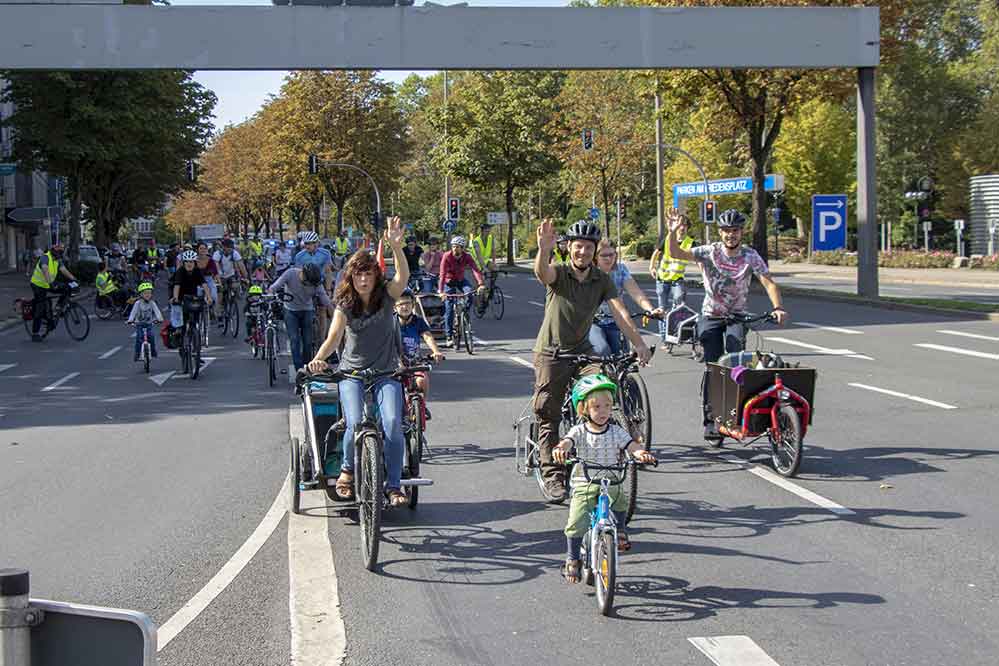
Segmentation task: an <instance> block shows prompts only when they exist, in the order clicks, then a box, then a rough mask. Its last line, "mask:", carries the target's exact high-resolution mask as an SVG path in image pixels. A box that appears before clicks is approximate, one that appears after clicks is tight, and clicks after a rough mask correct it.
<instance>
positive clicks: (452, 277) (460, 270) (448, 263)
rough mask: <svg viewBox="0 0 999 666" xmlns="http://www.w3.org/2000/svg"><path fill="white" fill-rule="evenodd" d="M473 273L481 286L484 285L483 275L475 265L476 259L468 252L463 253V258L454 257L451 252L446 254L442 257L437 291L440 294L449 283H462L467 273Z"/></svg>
mask: <svg viewBox="0 0 999 666" xmlns="http://www.w3.org/2000/svg"><path fill="white" fill-rule="evenodd" d="M466 270H470V271H472V275H474V276H475V279H476V280H477V281H478V283H479V284H482V282H483V280H482V273H480V272H479V267H478V266H476V265H475V259H473V258H472V255H471V254H469V253H468V252H462V253H461V257H460V258H459V257H456V256H454V253H453V252H451V251H448V252H445V253H444V256H443V257H441V277H440V280H439V281H438V283H437V290H438V291H440V292H443V291H444V285H446V284H447V283H448V282H460V281H461V280H464V279H465V271H466Z"/></svg>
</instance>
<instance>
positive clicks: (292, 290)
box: [267, 268, 332, 312]
mask: <svg viewBox="0 0 999 666" xmlns="http://www.w3.org/2000/svg"><path fill="white" fill-rule="evenodd" d="M281 287H284V290H285V292H286V293H288V294H291V295H292V296H293V297H294V299H293V300H290V301H288V302H287V303H285V304H284V306H285V307H286V308H287V309H289V310H294V311H295V312H302V311H303V310H314V309H315V305H314V304H313V302H312V297H313V296H319V302H320V303H322V304H323V305H327V306H328V305H332V303H331V302H330V297H329V296H327V295H326V290H325V289H320V288H319V287H313V286H312V285H307V284H305V283H304V282H302V270H301V269H299V268H289V269H288V270H286V271H285V272H284V273H282V274H281V277H279V278H278V279H277V280H275V281H274V284H272V285H271V286H270V287H268V288H267V291H269V292H270V293H272V294H276V293H277V290H278V289H280V288H281Z"/></svg>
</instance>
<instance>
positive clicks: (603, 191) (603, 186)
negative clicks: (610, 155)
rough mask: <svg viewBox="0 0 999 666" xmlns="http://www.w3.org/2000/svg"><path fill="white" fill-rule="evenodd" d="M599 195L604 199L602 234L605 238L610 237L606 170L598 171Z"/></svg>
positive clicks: (608, 193)
mask: <svg viewBox="0 0 999 666" xmlns="http://www.w3.org/2000/svg"><path fill="white" fill-rule="evenodd" d="M600 194H601V195H603V198H604V233H605V237H606V238H608V239H609V238H610V237H611V231H610V192H608V191H607V169H601V170H600Z"/></svg>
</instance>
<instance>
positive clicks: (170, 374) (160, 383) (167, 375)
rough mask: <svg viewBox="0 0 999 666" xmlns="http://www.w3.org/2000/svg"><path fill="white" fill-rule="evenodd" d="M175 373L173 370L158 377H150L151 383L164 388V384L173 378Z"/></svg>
mask: <svg viewBox="0 0 999 666" xmlns="http://www.w3.org/2000/svg"><path fill="white" fill-rule="evenodd" d="M173 373H174V371H173V370H171V371H170V372H161V373H160V374H158V375H149V381H151V382H152V383H154V384H156V385H157V386H163V383H164V382H166V381H167V380H168V379H170V378H171V377H173Z"/></svg>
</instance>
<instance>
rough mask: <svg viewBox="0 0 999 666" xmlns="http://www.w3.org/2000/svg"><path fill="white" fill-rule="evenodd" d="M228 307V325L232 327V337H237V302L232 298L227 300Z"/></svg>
mask: <svg viewBox="0 0 999 666" xmlns="http://www.w3.org/2000/svg"><path fill="white" fill-rule="evenodd" d="M227 307H228V318H229V326H230V328H231V329H232V337H233V338H237V337H239V303H237V302H236V301H234V300H232V301H229V305H228V306H227Z"/></svg>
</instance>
